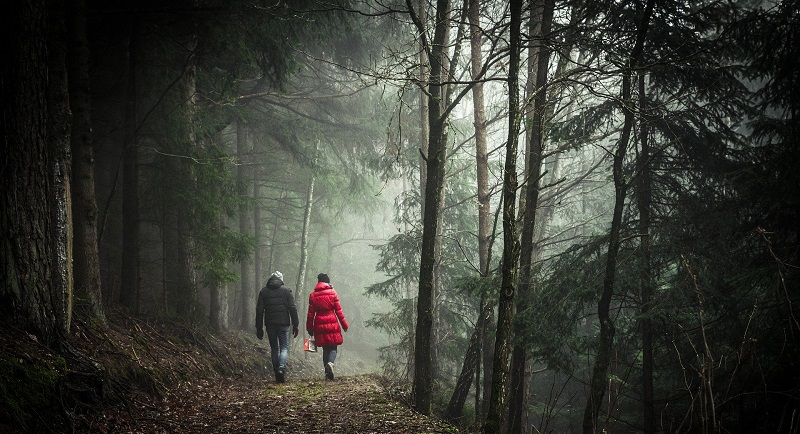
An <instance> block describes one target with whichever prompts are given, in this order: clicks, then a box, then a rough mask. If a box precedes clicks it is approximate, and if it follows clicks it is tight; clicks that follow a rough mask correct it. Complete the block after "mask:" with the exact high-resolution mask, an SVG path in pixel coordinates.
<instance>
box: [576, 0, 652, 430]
mask: <svg viewBox="0 0 800 434" xmlns="http://www.w3.org/2000/svg"><path fill="white" fill-rule="evenodd" d="M654 3H655V0H648V1H647V5H646V6H645V9H644V11H642V15H641V18H640V22H639V26H638V29H637V34H636V43H635V45H634V47H633V48H632V50H631V54H630V57H629V63H628V67H627V68H625V70H624V72H623V77H622V109H623V112H624V114H625V120H624V124H623V126H622V132H621V133H620V138H619V143H618V144H617V150H616V151H615V152H614V166H613V172H614V192H615V193H614V213H613V216H612V218H611V229H610V230H609V240H608V255H607V257H606V270H605V276H604V278H603V291H602V293H601V294H600V301H599V302H598V304H597V317H598V321H599V322H600V337H599V339H598V343H597V355H596V356H595V361H594V367H593V368H592V377H591V380H590V383H589V399H588V400H587V402H586V410H585V411H584V413H583V432H584V433H585V434H590V433H594V432H596V431H597V417H598V414H599V412H600V405H601V404H602V400H603V395H605V392H606V387H607V378H606V377H607V376H608V368H609V366H610V363H611V352H612V350H613V348H612V347H613V345H614V332H615V330H614V323H613V321H612V320H611V316H610V308H611V297H612V295H613V290H614V280H615V276H616V267H617V253H618V252H619V234H620V229H621V226H622V210H623V208H624V206H625V194H626V190H627V188H626V184H625V178H624V174H623V163H624V161H625V154H626V152H627V149H628V144H629V142H630V135H631V130H632V128H633V122H634V115H635V113H634V108H633V98H632V97H631V75H632V74H633V70H634V68H635V67H636V66H637V64H638V62H639V58H640V56H641V53H642V51H643V49H644V39H645V36H646V35H647V28H648V26H649V23H650V16H651V15H652V12H653V4H654Z"/></svg>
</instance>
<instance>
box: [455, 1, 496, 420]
mask: <svg viewBox="0 0 800 434" xmlns="http://www.w3.org/2000/svg"><path fill="white" fill-rule="evenodd" d="M480 6H481V5H480V0H469V2H468V9H469V10H468V13H467V16H468V18H469V24H470V29H469V34H470V59H471V74H472V79H473V80H475V81H476V83H475V84H474V85H473V87H472V104H473V116H474V117H473V124H474V126H475V160H476V161H475V164H476V170H477V186H478V188H477V190H478V192H477V196H478V264H479V265H478V267H479V273H480V276H481V278H486V277H487V276H488V274H489V231H490V225H491V214H490V209H489V208H490V203H489V158H488V153H487V150H486V147H487V146H486V110H485V108H484V96H483V83H480V82H478V80H479V79H480V78H481V70H482V66H483V58H482V55H481V47H482V39H483V38H482V37H481V28H480ZM491 314H492V310H491V305H487V304H486V300H485V298H484V297H481V302H480V306H479V312H478V321H476V323H475V329H474V330H473V332H472V336H471V337H470V341H469V345H468V347H467V351H466V353H465V354H464V363H463V364H462V367H461V372H460V374H459V377H458V380H457V382H456V387H455V389H454V390H453V394H452V395H451V397H450V402H449V404H448V406H447V410H446V412H445V416H446V417H447V418H448V420H451V421H453V422H457V421H458V419H460V418H461V415H462V413H463V411H464V404H465V403H466V399H467V395H468V394H469V389H470V386H471V383H472V378H473V377H475V378H476V380H477V379H479V378H480V363H481V346H482V344H483V335H484V332H485V330H484V328H485V327H486V322H487V321H486V318H487V317H489V316H491ZM475 384H476V395H475V396H476V402H475V409H476V413H477V412H478V409H480V387H479V385H480V383H479V381H476V383H475ZM476 416H477V414H476ZM476 419H478V420H479V417H476Z"/></svg>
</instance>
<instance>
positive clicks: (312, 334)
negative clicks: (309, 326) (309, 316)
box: [306, 330, 314, 338]
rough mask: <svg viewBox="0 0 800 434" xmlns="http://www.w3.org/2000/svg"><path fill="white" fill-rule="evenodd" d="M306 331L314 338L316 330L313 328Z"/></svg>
mask: <svg viewBox="0 0 800 434" xmlns="http://www.w3.org/2000/svg"><path fill="white" fill-rule="evenodd" d="M306 332H307V333H308V335H309V336H311V337H312V338H313V337H314V332H313V331H312V330H306Z"/></svg>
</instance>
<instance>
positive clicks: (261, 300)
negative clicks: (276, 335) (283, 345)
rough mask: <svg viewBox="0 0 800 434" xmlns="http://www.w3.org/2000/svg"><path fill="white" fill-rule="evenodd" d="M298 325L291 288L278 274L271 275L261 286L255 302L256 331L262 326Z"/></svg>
mask: <svg viewBox="0 0 800 434" xmlns="http://www.w3.org/2000/svg"><path fill="white" fill-rule="evenodd" d="M288 325H293V326H298V325H299V321H298V319H297V305H295V302H294V296H293V295H292V290H291V289H289V288H288V287H286V286H284V284H283V280H281V279H280V278H279V277H278V276H274V275H273V276H271V277H270V278H269V280H268V281H267V286H265V287H263V288H261V291H259V293H258V303H257V304H256V331H260V330H261V327H262V326H288Z"/></svg>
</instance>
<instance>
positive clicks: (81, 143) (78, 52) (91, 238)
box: [67, 0, 106, 323]
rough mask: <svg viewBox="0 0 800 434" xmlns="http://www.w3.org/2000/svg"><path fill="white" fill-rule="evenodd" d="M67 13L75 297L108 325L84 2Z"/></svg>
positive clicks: (74, 2)
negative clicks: (95, 175)
mask: <svg viewBox="0 0 800 434" xmlns="http://www.w3.org/2000/svg"><path fill="white" fill-rule="evenodd" d="M68 12H69V18H70V19H69V27H70V28H69V30H70V32H69V33H70V38H69V50H68V57H67V60H68V66H69V93H70V109H71V110H72V139H71V149H72V188H71V191H72V194H73V200H72V219H73V223H74V225H73V227H74V231H75V232H74V236H75V237H74V241H75V251H76V252H79V254H77V255H74V256H73V258H74V261H73V268H74V271H75V295H76V297H78V298H79V299H80V300H81V303H82V304H83V303H85V308H86V311H85V313H87V314H88V315H89V316H90V317H91V318H94V319H96V320H98V321H100V322H101V323H105V321H106V318H105V313H104V310H103V304H102V293H101V290H100V259H99V254H98V239H97V202H96V198H95V188H94V155H93V154H94V151H93V149H92V148H93V147H92V122H91V111H92V108H91V93H90V91H89V45H88V43H87V40H86V2H85V0H72V1H71V2H70V6H69V8H68Z"/></svg>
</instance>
